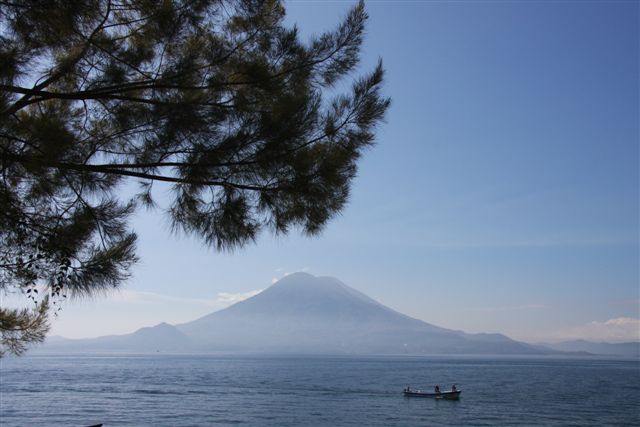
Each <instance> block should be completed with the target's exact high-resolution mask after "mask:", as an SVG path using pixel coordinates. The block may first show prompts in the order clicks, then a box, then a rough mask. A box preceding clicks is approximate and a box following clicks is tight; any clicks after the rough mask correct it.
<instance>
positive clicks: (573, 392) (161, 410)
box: [0, 355, 640, 427]
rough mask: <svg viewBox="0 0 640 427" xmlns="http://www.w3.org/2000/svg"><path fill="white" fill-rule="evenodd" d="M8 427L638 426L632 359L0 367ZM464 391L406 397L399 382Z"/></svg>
mask: <svg viewBox="0 0 640 427" xmlns="http://www.w3.org/2000/svg"><path fill="white" fill-rule="evenodd" d="M0 365H1V367H0V375H1V381H0V383H1V385H0V424H1V425H2V426H3V427H10V426H74V427H81V426H88V425H90V424H94V423H99V422H100V423H104V425H105V427H110V426H206V425H216V426H218V425H220V426H222V425H237V424H245V425H248V426H349V425H351V426H362V425H367V426H438V425H443V426H444V425H446V426H451V425H473V426H483V425H484V426H499V425H506V426H517V425H545V426H548V425H562V426H570V425H575V426H587V425H592V426H606V425H612V426H613V425H620V426H622V425H640V362H638V361H621V360H594V359H546V358H538V359H532V358H500V359H496V358H494V359H489V358H471V357H468V358H467V357H458V358H453V359H452V358H447V357H415V358H412V357H393V358H391V357H238V356H164V355H163V356H117V357H97V356H95V357H58V356H56V357H54V356H50V357H46V356H39V357H36V356H32V357H24V358H17V359H16V358H8V359H3V360H2V361H1V362H0ZM436 382H437V383H439V384H440V385H441V387H442V388H443V389H448V388H449V387H450V385H451V383H454V382H455V383H456V384H457V385H458V387H459V388H460V389H462V390H463V392H462V396H461V399H460V401H457V402H455V401H439V400H432V399H417V398H405V397H403V396H402V395H401V394H400V392H401V390H402V389H403V388H404V387H405V386H406V385H408V384H411V386H412V387H416V388H417V387H419V386H420V387H425V388H426V387H427V386H430V385H432V384H435V383H436Z"/></svg>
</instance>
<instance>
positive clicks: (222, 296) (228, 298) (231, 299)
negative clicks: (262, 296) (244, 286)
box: [216, 289, 264, 304]
mask: <svg viewBox="0 0 640 427" xmlns="http://www.w3.org/2000/svg"><path fill="white" fill-rule="evenodd" d="M263 290H264V289H256V290H255V291H249V292H241V293H237V294H232V293H228V292H220V293H219V294H218V298H217V299H216V301H217V302H222V303H229V304H235V303H237V302H240V301H244V300H246V299H247V298H251V297H252V296H254V295H258V294H259V293H260V292H262V291H263Z"/></svg>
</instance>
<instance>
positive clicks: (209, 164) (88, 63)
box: [0, 0, 389, 352]
mask: <svg viewBox="0 0 640 427" xmlns="http://www.w3.org/2000/svg"><path fill="white" fill-rule="evenodd" d="M0 7H1V12H0V160H1V174H2V179H1V184H0V238H1V242H0V288H1V289H2V290H3V291H4V292H5V294H6V293H7V292H22V293H27V292H28V291H29V290H31V291H30V292H32V293H30V295H31V296H33V295H34V294H35V292H37V290H38V289H40V294H41V295H42V294H46V295H48V296H49V297H50V298H51V301H49V302H46V301H44V299H42V301H41V299H38V298H32V299H33V301H34V302H35V306H36V308H35V309H34V310H32V311H31V314H28V313H26V312H18V311H16V310H10V309H5V308H2V309H0V332H1V333H2V342H3V346H7V348H9V350H11V348H14V349H16V348H20V346H18V347H16V346H15V345H13V346H9V345H8V344H7V343H8V342H9V341H7V340H13V341H12V342H14V343H16V342H19V341H20V340H21V338H20V334H21V333H23V341H24V342H29V341H41V340H42V339H43V337H44V332H43V331H44V329H43V328H46V327H47V325H48V323H47V322H46V321H45V322H43V321H38V319H41V318H42V317H43V316H46V313H47V312H48V311H50V310H49V308H48V307H49V305H47V304H56V303H57V301H58V300H59V299H60V298H62V297H64V296H66V295H74V296H75V295H78V296H82V295H91V294H95V293H96V292H100V291H103V290H105V289H109V288H112V287H115V286H117V285H118V284H120V283H121V282H122V281H123V280H125V279H126V278H127V277H128V276H129V274H130V270H131V267H132V265H133V264H134V263H135V262H136V255H135V244H136V235H135V233H134V231H133V230H131V229H129V227H128V224H127V220H128V218H129V217H130V215H131V214H132V213H133V212H134V211H135V209H136V208H139V207H142V206H146V207H154V206H155V201H154V194H153V191H152V189H153V185H154V183H155V182H167V183H169V185H171V188H172V197H171V201H170V206H169V208H168V215H169V216H170V220H171V223H172V225H173V228H174V229H175V231H179V232H184V233H186V234H192V235H195V236H197V237H199V238H201V239H202V240H203V241H204V242H205V243H206V244H207V245H209V246H212V247H214V248H216V249H218V250H231V249H234V248H238V247H241V246H242V245H244V244H246V243H247V242H250V241H253V240H255V238H256V236H257V235H258V234H259V233H260V231H261V230H265V229H267V230H271V231H272V232H275V233H286V232H288V231H289V230H290V229H291V228H298V229H301V230H302V231H303V232H304V233H307V234H310V235H312V234H315V233H317V232H319V231H320V230H321V229H322V227H323V226H324V225H325V224H326V223H327V221H328V220H329V219H330V218H331V217H332V216H333V215H335V214H336V213H337V212H339V211H340V210H341V208H342V207H343V206H344V205H345V202H346V201H347V198H348V195H349V185H350V182H351V180H352V178H353V177H354V175H355V173H356V164H357V160H358V158H359V156H360V155H361V153H362V151H363V149H365V148H366V147H367V146H369V145H371V144H372V142H373V139H374V131H375V127H376V125H377V124H379V122H380V121H381V120H382V118H383V116H384V113H385V110H386V109H387V107H388V105H389V100H388V99H386V98H384V97H382V96H381V95H380V93H379V91H380V86H381V82H382V79H383V69H382V66H381V64H380V63H379V64H378V66H377V67H375V69H374V70H373V71H372V72H370V73H368V74H365V75H362V76H360V77H357V78H354V81H353V83H352V86H351V88H350V89H349V90H344V91H342V92H341V91H339V90H338V89H337V87H336V83H337V82H339V81H342V80H344V79H345V78H346V77H348V76H349V75H351V74H352V72H353V71H354V70H355V67H356V66H357V64H358V62H359V52H360V49H361V44H362V39H363V32H364V26H365V21H366V19H367V15H366V13H365V10H364V6H363V4H362V3H360V4H358V5H356V6H355V7H353V8H352V9H351V10H350V11H349V12H348V14H347V16H346V18H345V19H344V20H343V22H341V23H340V24H339V25H338V26H337V28H336V29H334V30H333V31H329V32H326V33H324V34H321V35H319V36H316V37H312V38H311V39H310V40H307V41H301V40H300V37H299V35H298V30H297V28H296V27H292V28H288V27H286V26H285V25H284V24H283V19H284V15H285V10H284V7H283V5H282V4H281V2H280V1H276V0H263V1H258V0H236V1H230V0H182V1H178V0H175V1H168V0H166V1H149V0H120V1H115V0H114V1H109V0H23V1H19V0H15V1H0ZM130 180H135V181H136V182H137V184H138V186H139V187H138V191H137V192H136V194H135V195H132V196H131V197H126V196H123V192H122V191H119V190H120V189H121V188H122V184H123V183H125V182H127V181H130ZM51 307H53V305H51ZM18 318H20V319H22V320H21V321H20V322H17V321H16V319H18ZM20 331H22V332H20ZM38 331H40V332H41V333H37V332H38ZM18 352H19V351H18Z"/></svg>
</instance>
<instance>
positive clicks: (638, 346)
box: [544, 340, 640, 358]
mask: <svg viewBox="0 0 640 427" xmlns="http://www.w3.org/2000/svg"><path fill="white" fill-rule="evenodd" d="M544 345H545V346H546V347H548V348H552V349H554V350H559V351H583V352H588V353H591V354H597V355H604V356H623V357H634V358H638V357H640V342H625V343H615V344H613V343H606V342H591V341H585V340H575V341H564V342H559V343H554V344H544Z"/></svg>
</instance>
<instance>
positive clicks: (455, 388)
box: [451, 384, 458, 392]
mask: <svg viewBox="0 0 640 427" xmlns="http://www.w3.org/2000/svg"><path fill="white" fill-rule="evenodd" d="M451 391H453V392H456V391H458V387H456V385H455V384H454V385H452V386H451Z"/></svg>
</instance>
